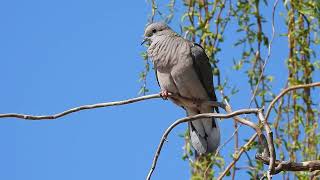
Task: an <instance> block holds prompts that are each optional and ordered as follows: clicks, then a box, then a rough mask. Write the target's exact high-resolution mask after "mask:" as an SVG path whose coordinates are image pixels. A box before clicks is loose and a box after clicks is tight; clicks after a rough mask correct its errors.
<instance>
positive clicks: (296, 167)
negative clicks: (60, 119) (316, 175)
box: [256, 154, 320, 174]
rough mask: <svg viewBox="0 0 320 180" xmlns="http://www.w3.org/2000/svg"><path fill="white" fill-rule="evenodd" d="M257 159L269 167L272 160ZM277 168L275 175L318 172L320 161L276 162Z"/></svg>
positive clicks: (264, 157) (262, 157) (260, 157)
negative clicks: (293, 172)
mask: <svg viewBox="0 0 320 180" xmlns="http://www.w3.org/2000/svg"><path fill="white" fill-rule="evenodd" d="M256 159H258V160H260V161H262V162H263V163H264V164H267V165H269V162H270V159H269V157H266V156H261V155H259V154H257V155H256ZM275 165H276V166H277V167H276V169H275V172H274V174H278V173H280V172H281V171H309V172H311V171H316V170H320V160H314V161H304V162H290V161H278V160H276V161H275Z"/></svg>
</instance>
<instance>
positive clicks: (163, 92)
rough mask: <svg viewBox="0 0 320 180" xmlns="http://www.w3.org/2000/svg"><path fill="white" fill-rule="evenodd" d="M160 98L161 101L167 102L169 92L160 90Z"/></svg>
mask: <svg viewBox="0 0 320 180" xmlns="http://www.w3.org/2000/svg"><path fill="white" fill-rule="evenodd" d="M160 96H161V97H162V99H163V100H167V99H168V97H169V91H167V90H161V92H160Z"/></svg>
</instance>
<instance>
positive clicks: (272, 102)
mask: <svg viewBox="0 0 320 180" xmlns="http://www.w3.org/2000/svg"><path fill="white" fill-rule="evenodd" d="M315 86H320V82H315V83H310V84H301V85H296V86H291V87H288V88H286V89H284V90H282V91H281V92H280V94H279V95H278V96H276V97H275V98H274V99H273V100H272V101H271V103H270V105H269V107H268V110H267V113H266V115H265V117H266V120H268V118H269V115H270V112H271V110H272V108H273V106H274V104H275V103H276V102H277V101H278V100H279V99H280V98H281V97H282V96H284V95H285V94H287V93H288V92H290V91H292V90H296V89H301V88H310V87H315Z"/></svg>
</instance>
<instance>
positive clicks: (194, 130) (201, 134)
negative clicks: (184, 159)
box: [187, 110, 220, 154]
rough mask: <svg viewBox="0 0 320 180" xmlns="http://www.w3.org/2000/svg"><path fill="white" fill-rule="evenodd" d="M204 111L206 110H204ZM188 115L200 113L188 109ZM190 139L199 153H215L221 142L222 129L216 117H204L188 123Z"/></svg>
mask: <svg viewBox="0 0 320 180" xmlns="http://www.w3.org/2000/svg"><path fill="white" fill-rule="evenodd" d="M203 113H204V112H203ZM187 114H188V116H192V115H196V114H200V112H199V111H197V112H195V111H192V110H187ZM188 128H189V134H190V140H191V144H192V146H193V148H194V149H195V150H196V151H197V153H198V154H208V153H214V152H215V151H216V150H217V148H218V146H219V144H220V129H219V126H218V123H217V122H216V120H215V119H214V118H202V119H197V120H194V121H192V122H189V123H188Z"/></svg>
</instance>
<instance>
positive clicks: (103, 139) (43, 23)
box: [0, 0, 287, 180]
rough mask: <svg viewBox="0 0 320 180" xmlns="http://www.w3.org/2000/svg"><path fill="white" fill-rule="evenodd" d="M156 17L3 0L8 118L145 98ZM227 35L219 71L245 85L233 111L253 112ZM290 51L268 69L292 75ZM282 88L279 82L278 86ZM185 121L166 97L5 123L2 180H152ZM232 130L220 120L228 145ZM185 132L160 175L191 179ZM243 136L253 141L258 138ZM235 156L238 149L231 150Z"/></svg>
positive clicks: (130, 7)
mask: <svg viewBox="0 0 320 180" xmlns="http://www.w3.org/2000/svg"><path fill="white" fill-rule="evenodd" d="M149 12H150V11H149V6H147V3H146V2H145V1H102V0H95V1H83V0H80V1H79V0H77V1H76V0H68V1H62V0H56V1H41V0H30V1H23V0H11V1H0V23H1V28H0V59H1V60H0V67H1V71H0V81H1V84H2V86H1V93H0V99H1V102H0V113H8V112H16V113H27V114H34V115H44V114H52V113H57V112H61V111H63V110H66V109H68V108H72V107H76V106H79V105H84V104H92V103H99V102H107V101H115V100H122V99H127V98H131V97H136V96H138V94H137V93H138V91H139V87H140V84H139V82H138V74H139V73H140V72H141V71H142V70H143V61H142V60H141V57H140V53H141V52H142V51H143V50H144V49H145V47H143V46H140V42H141V40H142V34H143V29H144V26H145V24H146V22H147V15H148V14H149ZM173 27H174V28H176V30H178V29H177V27H178V26H177V25H173ZM268 32H270V30H268ZM227 33H230V34H231V32H227ZM226 37H227V38H226V43H225V45H223V48H224V49H227V51H223V52H222V53H221V54H220V55H219V56H220V58H221V59H223V61H221V64H220V67H221V68H222V73H223V76H224V78H225V77H228V78H229V80H230V81H231V82H232V83H234V84H236V85H237V86H238V87H240V88H241V89H243V90H241V91H240V92H239V93H238V94H237V95H236V96H235V97H234V99H235V100H233V101H232V102H231V103H233V106H234V109H237V108H241V107H242V108H243V107H247V105H248V102H249V100H250V92H249V91H248V90H249V87H247V85H246V82H247V79H246V76H245V75H244V74H241V76H242V77H241V76H239V74H235V72H233V71H232V68H231V65H232V58H233V56H235V54H233V53H230V51H228V49H231V48H233V44H232V42H234V39H233V38H232V34H231V35H230V36H229V35H227V36H226ZM283 40H285V38H282V39H281V38H280V39H277V40H275V46H276V45H278V46H279V47H283V49H286V47H287V45H286V41H283ZM283 49H281V48H279V49H277V50H275V51H277V52H279V53H275V54H276V55H275V56H273V57H274V58H278V60H279V62H281V63H274V64H272V67H275V68H272V69H271V70H270V69H268V72H272V73H274V74H275V75H277V74H278V75H279V74H281V73H283V72H281V71H280V72H279V68H283V67H285V64H284V63H283V60H284V58H285V55H286V51H283ZM237 73H240V72H237ZM234 77H236V78H234ZM283 83H284V81H283V80H278V79H276V80H275V88H276V89H280V88H281V86H282V85H283ZM148 86H149V89H150V93H157V92H158V91H159V89H158V87H157V84H156V82H155V80H154V75H153V73H150V76H149V77H148ZM183 116H185V113H184V112H183V111H182V110H181V109H180V108H178V107H176V106H175V105H173V104H172V103H171V102H169V101H163V100H160V99H157V100H149V101H145V102H139V103H135V104H130V105H125V106H119V107H110V108H103V109H95V110H88V111H82V112H79V113H75V114H72V115H69V116H66V117H63V118H61V119H58V120H49V121H23V120H18V119H2V120H1V121H0V142H1V149H0V159H1V162H0V169H1V173H0V179H5V180H21V179H24V180H57V179H68V180H72V179H74V180H86V179H97V180H99V179H144V178H145V176H146V174H147V172H148V170H149V167H150V165H151V161H152V158H153V153H154V152H155V150H156V147H157V145H158V142H159V140H160V137H161V135H162V133H163V132H164V130H165V129H166V128H167V127H168V126H169V125H170V123H172V122H173V121H174V120H175V119H177V118H181V117H183ZM231 127H232V121H224V122H222V123H221V128H222V129H223V130H222V132H223V134H222V138H223V140H222V141H224V140H225V139H227V138H228V137H229V136H230V135H231V134H232V132H233V131H232V128H231ZM185 128H186V126H185V125H181V126H179V127H177V128H176V129H175V130H174V131H173V133H172V134H171V135H170V137H169V142H168V143H166V144H165V146H164V148H163V151H162V153H161V156H160V159H159V162H158V166H157V168H156V171H155V174H154V179H188V177H189V168H188V167H189V166H188V162H185V161H182V160H181V156H182V146H183V143H184V142H183V139H182V138H180V137H178V135H179V134H181V133H183V132H184V130H185ZM241 131H242V132H245V133H244V135H243V136H245V137H249V136H251V133H253V132H252V131H251V130H248V129H246V128H244V129H243V130H241ZM241 131H240V132H241ZM249 132H250V133H249ZM231 152H233V149H232V144H230V145H228V146H227V147H226V148H225V150H224V151H223V153H231ZM240 176H244V175H240ZM240 176H239V177H240Z"/></svg>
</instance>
